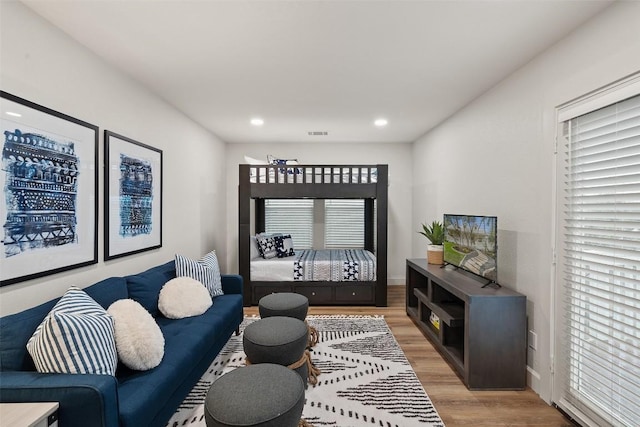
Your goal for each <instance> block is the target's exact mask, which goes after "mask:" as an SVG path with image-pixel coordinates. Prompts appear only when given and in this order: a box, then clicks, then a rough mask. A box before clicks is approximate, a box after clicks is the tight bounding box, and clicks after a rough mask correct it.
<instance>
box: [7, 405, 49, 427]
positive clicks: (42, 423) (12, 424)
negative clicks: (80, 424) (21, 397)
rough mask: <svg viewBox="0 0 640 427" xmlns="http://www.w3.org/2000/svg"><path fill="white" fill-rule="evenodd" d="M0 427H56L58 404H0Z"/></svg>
mask: <svg viewBox="0 0 640 427" xmlns="http://www.w3.org/2000/svg"><path fill="white" fill-rule="evenodd" d="M0 427H58V402H33V403H0Z"/></svg>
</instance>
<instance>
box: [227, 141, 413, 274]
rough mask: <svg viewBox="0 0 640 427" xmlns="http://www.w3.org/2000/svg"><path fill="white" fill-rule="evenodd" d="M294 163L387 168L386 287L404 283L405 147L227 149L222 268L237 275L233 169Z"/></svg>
mask: <svg viewBox="0 0 640 427" xmlns="http://www.w3.org/2000/svg"><path fill="white" fill-rule="evenodd" d="M268 154H271V155H274V156H276V157H279V158H285V159H298V161H299V162H300V163H302V164H313V163H315V164H338V165H340V164H377V163H380V164H388V165H389V212H388V217H389V222H388V236H389V238H388V267H387V268H388V278H389V280H388V283H389V284H397V283H404V275H405V259H406V258H407V257H408V256H409V254H410V252H411V235H412V234H414V233H415V231H417V227H416V226H415V225H414V224H412V223H411V179H412V176H411V144H401V143H399V144H357V143H352V144H335V143H334V144H321V143H319V144H310V143H303V144H270V145H265V144H228V145H227V165H228V168H227V224H229V226H228V229H227V252H228V255H229V256H228V258H227V268H228V269H229V270H230V271H238V167H237V165H238V164H241V163H245V160H244V156H245V155H246V156H249V157H253V158H255V159H264V160H266V159H267V155H268Z"/></svg>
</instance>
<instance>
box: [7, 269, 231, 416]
mask: <svg viewBox="0 0 640 427" xmlns="http://www.w3.org/2000/svg"><path fill="white" fill-rule="evenodd" d="M175 276H176V271H175V264H174V262H173V261H171V262H169V263H166V264H163V265H159V266H157V267H154V268H151V269H149V270H147V271H145V272H143V273H140V274H135V275H131V276H126V277H111V278H109V279H106V280H103V281H101V282H98V283H96V284H94V285H91V286H89V287H87V288H85V289H84V291H85V292H86V293H87V294H88V295H89V296H91V297H92V298H93V299H94V300H96V301H97V302H98V303H99V304H100V305H102V306H103V307H105V308H108V307H109V305H111V303H113V302H114V301H116V300H119V299H123V298H131V299H133V300H135V301H138V302H139V303H140V304H141V305H142V306H143V307H145V308H146V309H147V310H148V311H149V312H150V313H151V314H152V315H153V316H154V317H155V319H156V322H157V323H158V325H159V326H160V329H161V330H162V333H163V335H164V339H165V354H164V358H163V359H162V362H161V363H160V365H158V366H157V367H156V368H154V369H151V370H148V371H133V370H130V369H128V368H126V367H125V366H124V365H122V364H119V365H118V368H117V371H116V376H115V377H113V376H110V375H78V374H41V373H38V372H37V371H36V370H35V367H34V364H33V361H32V359H31V356H30V355H29V353H28V352H27V350H26V347H25V346H26V343H27V341H28V339H29V338H30V337H31V335H32V334H33V332H34V331H35V329H36V327H37V326H38V325H39V324H40V322H42V320H43V319H44V318H45V316H46V315H47V313H49V311H50V310H51V308H52V307H53V306H54V304H55V303H56V301H57V299H56V300H52V301H49V302H46V303H44V304H41V305H39V306H37V307H33V308H30V309H28V310H25V311H22V312H20V313H16V314H12V315H9V316H5V317H2V318H0V402H40V401H55V402H59V403H60V409H59V412H58V415H59V420H60V421H59V423H60V425H61V426H64V427H73V426H83V427H87V426H91V427H97V426H106V427H115V426H126V427H141V426H164V425H165V424H166V423H167V421H168V420H169V419H170V418H171V416H172V415H173V413H174V412H175V410H176V409H177V408H178V406H179V405H180V403H181V402H182V400H183V399H184V398H185V396H186V395H187V394H188V393H189V391H190V390H191V389H192V388H193V386H194V385H195V384H196V383H197V381H198V379H200V377H201V376H202V374H203V373H204V372H205V370H206V369H207V368H208V367H209V365H210V364H211V362H212V361H213V359H214V358H215V357H216V355H217V354H218V353H219V352H220V350H221V349H222V347H223V346H224V345H225V344H226V343H227V341H228V339H229V337H230V336H231V334H232V333H233V332H234V331H235V332H238V330H239V325H240V323H241V322H242V318H243V308H242V277H241V276H237V275H222V288H223V291H224V295H222V296H219V297H216V298H215V299H214V303H213V306H211V308H209V310H207V311H206V312H205V313H204V314H202V315H200V316H195V317H188V318H185V319H177V320H173V319H167V318H166V317H164V316H162V314H161V313H160V312H159V310H158V295H159V293H160V289H161V288H162V286H163V285H164V284H165V283H166V282H167V281H168V280H170V279H172V278H174V277H175Z"/></svg>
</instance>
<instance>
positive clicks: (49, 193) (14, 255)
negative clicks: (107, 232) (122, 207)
mask: <svg viewBox="0 0 640 427" xmlns="http://www.w3.org/2000/svg"><path fill="white" fill-rule="evenodd" d="M0 128H1V129H0V130H1V131H2V140H3V143H2V167H1V170H0V188H2V191H3V197H2V199H0V227H2V228H1V229H0V243H1V245H0V286H6V285H11V284H15V283H19V282H24V281H26V280H31V279H36V278H39V277H44V276H48V275H51V274H55V273H60V272H63V271H67V270H72V269H76V268H80V267H85V266H88V265H91V264H96V263H97V262H98V167H97V165H98V127H97V126H95V125H93V124H91V123H87V122H85V121H83V120H80V119H77V118H75V117H71V116H69V115H67V114H64V113H61V112H59V111H56V110H53V109H51V108H47V107H45V106H42V105H39V104H36V103H34V102H31V101H28V100H26V99H23V98H20V97H18V96H16V95H12V94H10V93H7V92H4V91H0Z"/></svg>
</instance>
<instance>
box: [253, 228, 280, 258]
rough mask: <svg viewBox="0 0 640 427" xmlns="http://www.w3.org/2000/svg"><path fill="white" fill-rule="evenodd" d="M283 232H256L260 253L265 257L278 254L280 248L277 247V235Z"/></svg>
mask: <svg viewBox="0 0 640 427" xmlns="http://www.w3.org/2000/svg"><path fill="white" fill-rule="evenodd" d="M280 235H281V234H266V233H260V234H256V239H257V240H258V248H259V249H260V255H262V258H264V259H271V258H275V257H277V256H278V250H277V249H276V239H275V238H276V237H277V236H280Z"/></svg>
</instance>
